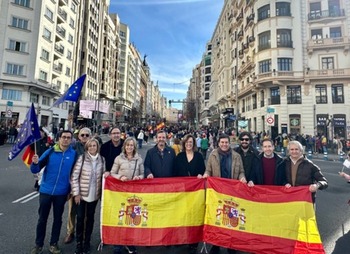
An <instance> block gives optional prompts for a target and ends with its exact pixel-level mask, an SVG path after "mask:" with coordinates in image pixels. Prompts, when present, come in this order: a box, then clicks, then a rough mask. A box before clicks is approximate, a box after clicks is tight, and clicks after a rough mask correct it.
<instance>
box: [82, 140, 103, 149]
mask: <svg viewBox="0 0 350 254" xmlns="http://www.w3.org/2000/svg"><path fill="white" fill-rule="evenodd" d="M92 142H95V143H96V144H97V153H99V152H100V142H98V140H97V139H95V138H91V139H89V140H88V141H87V142H86V143H85V146H84V148H85V151H87V150H88V148H89V145H90V144H91V143H92Z"/></svg>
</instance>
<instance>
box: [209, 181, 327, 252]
mask: <svg viewBox="0 0 350 254" xmlns="http://www.w3.org/2000/svg"><path fill="white" fill-rule="evenodd" d="M308 188H309V187H308V186H305V187H304V186H303V187H292V188H289V189H287V188H285V187H284V186H283V187H281V186H257V185H255V186H254V187H248V186H247V185H246V184H243V183H241V182H239V181H237V180H229V179H222V178H215V177H210V178H208V180H207V190H206V214H205V225H204V233H203V237H204V238H203V241H204V242H207V243H210V244H214V245H219V246H222V247H226V248H230V249H236V250H240V251H246V252H249V253H259V254H286V253H293V254H301V253H315V254H316V253H322V254H324V253H325V252H324V249H323V246H322V242H321V238H320V235H319V232H318V228H317V224H316V217H315V211H314V208H313V203H312V199H311V193H310V191H309V189H308Z"/></svg>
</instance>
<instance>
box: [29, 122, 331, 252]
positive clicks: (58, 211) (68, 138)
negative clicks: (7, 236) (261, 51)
mask: <svg viewBox="0 0 350 254" xmlns="http://www.w3.org/2000/svg"><path fill="white" fill-rule="evenodd" d="M109 136H110V141H107V142H106V143H104V144H102V145H100V142H99V141H98V140H97V139H95V138H93V137H92V133H91V130H90V129H88V128H82V129H80V131H79V134H78V141H77V142H76V143H75V144H74V146H73V145H72V144H71V142H72V138H73V134H72V132H71V131H68V130H63V131H61V132H60V133H59V139H58V142H57V143H56V144H55V145H54V146H53V147H52V148H50V149H48V150H46V151H45V152H44V153H43V154H42V155H41V156H40V157H39V156H38V155H34V156H33V162H32V164H31V171H32V173H34V174H36V173H38V172H39V171H40V170H41V169H43V168H44V167H45V169H44V170H43V177H42V182H41V185H40V190H39V191H40V196H39V197H40V198H39V220H38V224H37V229H36V240H35V244H36V246H35V247H34V248H33V250H32V252H31V253H32V254H40V253H42V252H43V245H44V238H45V233H46V225H47V219H48V215H49V213H50V209H51V206H52V208H53V215H54V216H53V226H52V232H51V239H50V247H49V251H50V253H53V254H59V253H61V251H60V249H59V247H58V244H57V243H58V239H59V235H60V231H61V225H62V214H63V211H64V205H65V202H66V200H67V197H68V203H69V206H68V209H69V210H68V216H69V217H68V223H67V235H66V237H65V239H64V242H65V243H70V242H72V241H73V240H74V238H75V239H76V249H75V253H76V254H82V253H89V252H90V242H91V235H92V231H93V225H94V216H95V210H96V206H97V203H98V200H99V199H100V197H101V192H102V187H101V186H102V178H103V177H109V176H111V177H114V178H116V179H119V180H120V181H137V180H140V179H144V178H146V179H152V178H158V177H178V176H181V177H186V176H195V177H198V178H206V177H210V176H214V177H221V178H228V179H236V180H239V181H241V182H242V183H244V184H247V185H248V186H250V187H252V188H254V185H280V186H285V187H286V188H291V187H292V186H301V185H308V186H309V190H310V193H311V195H312V198H313V201H314V202H315V193H316V191H317V190H318V189H325V188H327V185H328V184H327V180H326V178H325V177H324V176H323V174H322V172H321V170H320V168H319V167H318V166H317V165H315V164H314V163H313V162H312V161H310V160H308V159H307V158H305V157H304V156H303V146H302V145H301V144H300V142H298V141H290V142H289V144H288V150H289V157H287V158H282V157H280V156H279V155H278V154H277V153H275V152H274V142H273V141H272V140H271V139H264V140H262V152H261V153H259V152H258V151H257V150H256V148H255V147H254V146H252V136H251V134H250V133H249V132H241V133H240V134H239V146H238V147H236V148H234V149H233V148H231V142H230V137H229V136H228V135H227V134H224V133H222V134H220V135H218V138H217V148H215V149H213V151H212V152H211V153H210V154H209V155H208V158H207V160H206V162H205V159H206V154H205V156H204V154H203V152H202V153H200V152H199V147H198V144H197V141H198V140H197V139H196V138H197V137H196V136H195V135H194V134H191V133H189V134H186V135H185V136H183V137H182V139H181V142H176V143H178V144H177V145H178V146H179V147H178V149H177V151H176V152H175V150H176V149H175V150H174V149H173V148H171V146H169V145H168V144H167V133H166V132H165V131H158V132H157V134H156V136H155V142H156V144H155V146H154V147H152V148H150V149H149V150H148V151H147V153H146V156H145V158H144V160H143V158H142V157H141V156H140V154H139V153H138V152H137V148H138V147H140V146H139V143H138V142H137V140H136V139H135V137H133V136H130V137H127V138H125V140H124V139H121V131H120V129H119V128H117V127H113V128H111V129H110V131H109ZM140 139H141V138H140ZM179 141H180V140H179ZM208 144H209V142H208V143H207V146H206V147H208ZM201 147H202V144H201ZM197 247H198V243H195V244H190V245H189V246H188V248H189V250H188V251H189V253H190V254H194V253H196V252H197ZM123 248H127V249H128V251H129V253H136V252H137V249H136V247H135V246H120V245H116V246H114V254H121V253H122V250H123ZM210 253H211V254H216V253H220V246H212V248H211V250H210ZM228 253H230V254H232V253H236V250H231V249H230V250H228Z"/></svg>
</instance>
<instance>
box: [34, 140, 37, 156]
mask: <svg viewBox="0 0 350 254" xmlns="http://www.w3.org/2000/svg"><path fill="white" fill-rule="evenodd" d="M34 154H37V152H36V142H35V143H34Z"/></svg>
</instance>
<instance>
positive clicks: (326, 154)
mask: <svg viewBox="0 0 350 254" xmlns="http://www.w3.org/2000/svg"><path fill="white" fill-rule="evenodd" d="M323 160H324V161H328V153H327V152H323Z"/></svg>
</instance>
